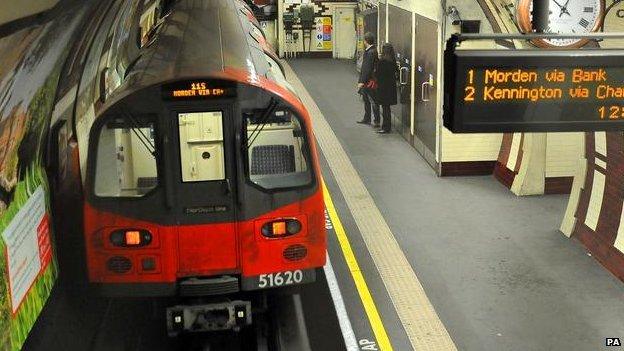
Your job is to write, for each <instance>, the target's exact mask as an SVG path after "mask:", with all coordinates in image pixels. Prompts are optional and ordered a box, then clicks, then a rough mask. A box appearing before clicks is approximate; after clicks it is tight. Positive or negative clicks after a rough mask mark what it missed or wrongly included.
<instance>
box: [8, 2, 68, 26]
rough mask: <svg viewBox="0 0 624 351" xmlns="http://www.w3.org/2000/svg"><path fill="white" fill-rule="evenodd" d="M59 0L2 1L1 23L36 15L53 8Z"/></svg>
mask: <svg viewBox="0 0 624 351" xmlns="http://www.w3.org/2000/svg"><path fill="white" fill-rule="evenodd" d="M58 2H59V0H22V1H2V3H0V25H3V24H7V23H9V22H12V21H16V20H20V19H23V18H25V17H29V16H34V15H36V14H38V13H41V12H43V11H46V10H49V9H51V8H52V7H54V6H55V5H56V4H57V3H58Z"/></svg>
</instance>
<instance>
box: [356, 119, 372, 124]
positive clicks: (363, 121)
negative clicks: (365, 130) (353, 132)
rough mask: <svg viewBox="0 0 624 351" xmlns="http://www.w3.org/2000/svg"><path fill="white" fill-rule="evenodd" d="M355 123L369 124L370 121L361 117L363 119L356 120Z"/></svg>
mask: <svg viewBox="0 0 624 351" xmlns="http://www.w3.org/2000/svg"><path fill="white" fill-rule="evenodd" d="M355 123H357V124H370V121H367V120H365V119H363V120H361V121H357V122H355Z"/></svg>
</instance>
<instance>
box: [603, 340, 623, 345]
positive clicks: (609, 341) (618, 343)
mask: <svg viewBox="0 0 624 351" xmlns="http://www.w3.org/2000/svg"><path fill="white" fill-rule="evenodd" d="M605 343H606V345H607V346H622V341H621V340H620V338H607V339H606V342H605Z"/></svg>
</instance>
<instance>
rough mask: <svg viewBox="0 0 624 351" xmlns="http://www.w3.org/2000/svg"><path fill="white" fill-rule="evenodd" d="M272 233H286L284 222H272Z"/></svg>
mask: <svg viewBox="0 0 624 351" xmlns="http://www.w3.org/2000/svg"><path fill="white" fill-rule="evenodd" d="M273 235H286V222H284V221H279V222H273Z"/></svg>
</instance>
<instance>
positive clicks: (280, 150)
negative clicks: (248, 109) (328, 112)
mask: <svg viewBox="0 0 624 351" xmlns="http://www.w3.org/2000/svg"><path fill="white" fill-rule="evenodd" d="M245 128H246V129H247V144H248V151H247V173H248V177H249V179H250V180H251V181H252V182H253V183H254V184H256V185H258V186H260V187H261V188H264V189H269V190H272V189H280V188H295V187H302V186H306V185H309V184H310V183H311V182H312V174H311V170H310V163H309V162H310V157H309V148H308V145H307V144H306V138H305V131H304V130H303V128H302V123H301V121H300V120H299V118H298V117H297V116H296V115H295V114H294V113H292V112H291V111H289V110H277V111H275V112H273V113H272V114H271V115H270V116H269V117H268V118H267V117H265V118H263V116H255V115H253V116H247V118H246V127H245Z"/></svg>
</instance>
